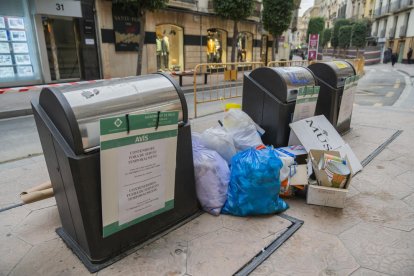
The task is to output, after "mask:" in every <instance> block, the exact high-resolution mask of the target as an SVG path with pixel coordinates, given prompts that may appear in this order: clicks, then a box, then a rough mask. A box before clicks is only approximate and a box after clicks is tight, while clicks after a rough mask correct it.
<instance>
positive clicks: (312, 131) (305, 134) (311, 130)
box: [290, 115, 362, 174]
mask: <svg viewBox="0 0 414 276" xmlns="http://www.w3.org/2000/svg"><path fill="white" fill-rule="evenodd" d="M290 128H291V129H292V131H293V132H294V133H295V134H296V136H297V137H298V139H299V140H300V142H301V143H302V145H303V146H304V147H305V149H306V151H307V152H309V151H310V150H312V149H317V150H328V151H329V150H335V151H339V152H340V154H341V157H342V158H344V157H345V156H347V157H348V159H349V162H350V167H351V169H352V172H353V174H355V173H357V172H359V171H360V170H361V169H362V165H361V163H360V162H359V160H358V158H357V157H356V156H355V154H354V152H353V151H352V149H351V148H350V147H349V145H348V144H346V143H345V141H344V140H342V138H341V136H340V135H339V133H338V132H337V131H336V130H335V128H334V127H333V126H332V124H331V123H330V122H329V121H328V120H327V119H326V117H325V116H324V115H319V116H314V117H311V118H307V119H303V120H300V121H297V122H294V123H291V124H290Z"/></svg>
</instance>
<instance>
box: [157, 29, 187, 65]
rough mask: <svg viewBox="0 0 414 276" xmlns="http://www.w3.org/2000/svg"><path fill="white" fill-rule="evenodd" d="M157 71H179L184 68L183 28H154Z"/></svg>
mask: <svg viewBox="0 0 414 276" xmlns="http://www.w3.org/2000/svg"><path fill="white" fill-rule="evenodd" d="M155 35H156V38H155V44H156V61H157V71H160V70H161V71H166V70H168V71H180V70H182V68H184V41H183V40H184V34H183V28H181V27H179V26H176V25H173V24H161V25H158V26H156V28H155Z"/></svg>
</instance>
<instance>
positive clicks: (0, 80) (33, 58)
mask: <svg viewBox="0 0 414 276" xmlns="http://www.w3.org/2000/svg"><path fill="white" fill-rule="evenodd" d="M37 57H38V53H37V48H36V40H35V33H34V31H33V25H32V22H31V20H30V14H29V7H28V3H27V1H25V0H15V1H5V0H1V1H0V87H8V86H13V85H15V84H21V85H24V84H31V83H41V73H40V66H39V60H38V58H37Z"/></svg>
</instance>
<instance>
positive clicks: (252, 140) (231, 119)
mask: <svg viewBox="0 0 414 276" xmlns="http://www.w3.org/2000/svg"><path fill="white" fill-rule="evenodd" d="M223 125H224V127H225V128H226V130H227V131H228V132H229V133H230V134H231V135H232V137H233V141H234V145H235V146H236V149H237V150H238V151H241V150H245V149H248V148H250V147H256V146H259V145H261V144H263V142H262V139H261V138H260V135H263V133H264V130H263V129H262V128H261V127H259V126H258V125H257V124H256V123H255V122H254V121H253V120H252V119H251V118H250V117H249V115H247V114H246V113H244V112H243V111H241V110H239V109H230V110H229V111H228V112H226V114H225V115H224V120H223Z"/></svg>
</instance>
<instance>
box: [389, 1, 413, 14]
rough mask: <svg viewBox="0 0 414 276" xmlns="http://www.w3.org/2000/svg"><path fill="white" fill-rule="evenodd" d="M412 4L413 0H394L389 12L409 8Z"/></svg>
mask: <svg viewBox="0 0 414 276" xmlns="http://www.w3.org/2000/svg"><path fill="white" fill-rule="evenodd" d="M413 4H414V1H413V0H396V1H394V2H392V3H391V9H390V11H391V12H400V11H403V10H406V9H409V8H411V6H412V5H413Z"/></svg>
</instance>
